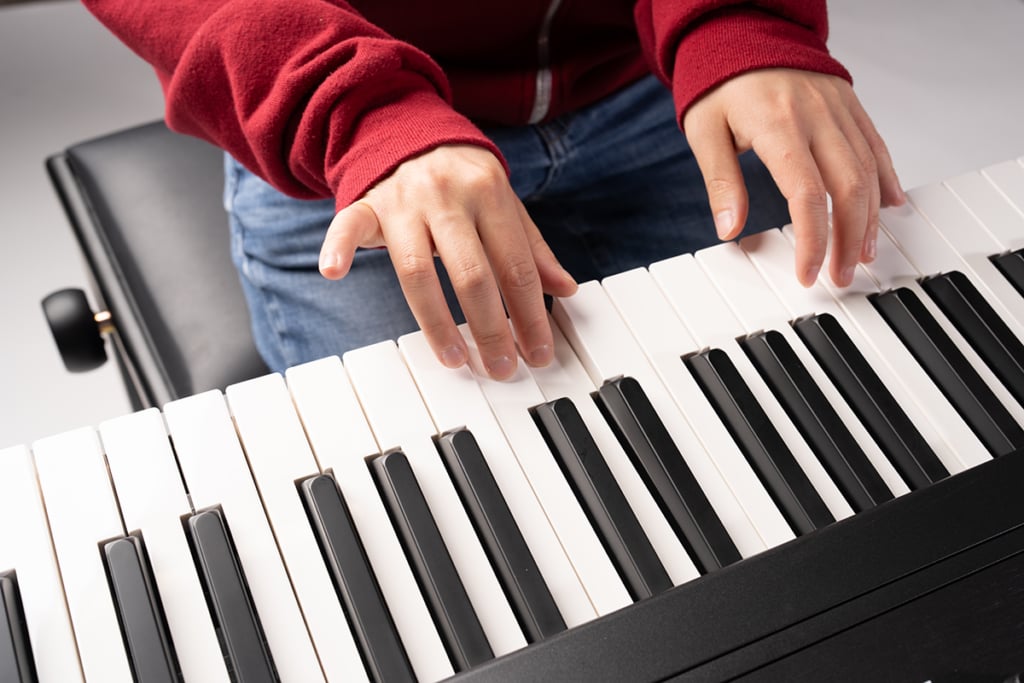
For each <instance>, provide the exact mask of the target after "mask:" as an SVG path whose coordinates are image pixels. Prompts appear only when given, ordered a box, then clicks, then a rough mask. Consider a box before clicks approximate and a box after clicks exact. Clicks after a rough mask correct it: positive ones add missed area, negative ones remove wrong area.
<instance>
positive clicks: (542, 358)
mask: <svg viewBox="0 0 1024 683" xmlns="http://www.w3.org/2000/svg"><path fill="white" fill-rule="evenodd" d="M554 355H555V354H554V352H553V351H552V349H551V345H550V344H541V345H540V346H538V347H536V348H534V349H533V350H532V351H530V353H529V354H528V356H527V360H529V361H530V365H532V366H534V367H538V368H543V367H546V366H548V365H550V363H551V360H552V358H554Z"/></svg>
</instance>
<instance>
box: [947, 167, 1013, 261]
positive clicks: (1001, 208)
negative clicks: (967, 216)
mask: <svg viewBox="0 0 1024 683" xmlns="http://www.w3.org/2000/svg"><path fill="white" fill-rule="evenodd" d="M1020 175H1021V184H1022V188H1024V170H1022V172H1021V174H1020ZM945 185H946V187H948V188H949V189H950V190H952V192H953V193H954V194H955V195H956V196H957V198H958V199H959V200H960V201H961V202H963V204H964V206H965V207H967V210H968V211H970V212H971V214H972V215H973V216H974V218H976V219H977V220H978V221H979V222H980V223H981V224H982V225H984V226H985V230H986V231H988V233H989V234H990V235H992V237H994V238H995V239H996V241H997V242H998V243H999V246H1000V247H1001V249H1002V250H1010V251H1015V250H1017V249H1020V248H1022V247H1024V213H1021V212H1020V211H1018V210H1017V209H1016V208H1014V206H1013V205H1012V204H1011V203H1010V202H1009V201H1008V200H1007V199H1006V196H1005V195H1004V194H1003V193H1001V192H1000V191H999V189H998V188H997V187H996V186H995V185H993V184H992V183H991V182H989V181H988V180H987V179H986V178H985V176H983V175H982V174H981V173H980V172H978V171H972V172H971V173H965V174H963V175H959V176H957V177H955V178H950V179H949V180H947V181H946V182H945Z"/></svg>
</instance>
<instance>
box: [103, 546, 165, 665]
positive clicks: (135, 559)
mask: <svg viewBox="0 0 1024 683" xmlns="http://www.w3.org/2000/svg"><path fill="white" fill-rule="evenodd" d="M102 550H103V564H104V566H105V567H106V570H107V580H108V581H109V583H110V592H111V594H112V595H113V597H114V607H115V608H116V610H117V618H118V621H119V622H120V623H121V634H122V635H123V636H124V641H125V644H126V646H127V647H126V649H127V651H128V661H129V662H130V663H131V666H132V674H133V675H134V678H135V680H136V681H138V682H140V683H149V682H150V681H154V682H167V683H170V682H172V681H178V680H180V679H181V677H180V675H179V673H178V672H179V669H178V662H177V659H176V658H175V656H174V650H173V649H172V648H171V638H170V635H169V634H168V632H167V623H166V621H165V619H164V615H163V610H162V609H161V608H160V601H159V598H158V597H157V592H156V586H155V584H154V582H153V576H152V571H151V569H150V567H149V562H148V560H147V558H146V554H145V552H144V551H143V548H142V541H141V539H139V538H137V537H136V536H125V537H124V538H117V539H114V540H112V541H107V542H106V543H104V544H103V546H102Z"/></svg>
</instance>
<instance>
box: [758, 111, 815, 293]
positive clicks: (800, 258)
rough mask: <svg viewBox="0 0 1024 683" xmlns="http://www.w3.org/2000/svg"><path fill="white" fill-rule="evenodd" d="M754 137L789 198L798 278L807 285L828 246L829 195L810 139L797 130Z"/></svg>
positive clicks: (762, 159) (785, 195) (763, 158)
mask: <svg viewBox="0 0 1024 683" xmlns="http://www.w3.org/2000/svg"><path fill="white" fill-rule="evenodd" d="M779 133H780V134H777V135H772V136H770V137H767V138H757V139H755V140H754V151H755V152H756V153H757V156H758V157H759V158H760V159H761V161H762V162H763V163H764V165H765V167H766V168H767V169H768V172H769V173H771V175H772V178H773V179H774V180H775V184H776V185H777V186H778V188H779V192H781V193H782V196H783V197H785V198H786V200H787V202H788V206H789V216H790V218H791V219H792V220H793V232H794V233H795V235H796V262H795V269H796V277H797V280H799V281H800V283H801V284H802V285H803V286H804V287H810V286H811V285H813V284H814V282H815V281H816V280H817V279H818V273H819V272H820V271H821V265H822V263H823V262H824V260H825V251H826V249H827V247H828V195H827V194H826V191H825V182H824V181H823V180H822V178H821V174H820V173H819V171H818V165H817V163H816V162H815V160H814V157H813V156H812V155H811V150H810V148H809V147H808V145H807V140H806V137H805V136H804V135H802V134H801V133H800V132H799V131H798V130H796V129H792V130H789V131H779Z"/></svg>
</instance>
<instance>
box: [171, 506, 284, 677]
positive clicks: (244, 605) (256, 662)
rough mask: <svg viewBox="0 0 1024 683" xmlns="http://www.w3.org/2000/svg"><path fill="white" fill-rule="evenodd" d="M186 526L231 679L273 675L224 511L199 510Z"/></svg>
mask: <svg viewBox="0 0 1024 683" xmlns="http://www.w3.org/2000/svg"><path fill="white" fill-rule="evenodd" d="M186 529H187V531H188V534H187V535H188V538H189V543H190V545H191V546H192V554H193V556H194V557H195V559H196V565H197V566H198V568H199V577H200V579H201V580H202V582H203V588H204V590H205V591H206V599H207V603H208V604H209V607H210V614H211V615H212V616H213V620H214V626H215V627H216V628H217V634H218V636H219V638H220V644H221V649H222V650H223V652H224V657H225V659H226V662H227V665H228V671H229V673H230V674H231V675H232V677H233V679H232V680H236V681H240V682H241V681H244V682H245V683H250V682H256V681H268V682H273V681H277V680H278V678H277V671H276V670H275V669H274V662H273V660H272V659H271V657H270V651H269V650H268V649H267V644H266V639H265V637H264V635H263V628H262V627H261V626H260V622H259V619H258V618H257V616H256V609H255V607H254V606H253V603H252V596H251V595H250V593H249V585H248V584H247V583H246V581H245V574H244V573H243V572H242V565H241V563H240V562H239V561H238V553H237V552H236V551H235V544H234V542H233V541H232V540H231V533H230V532H229V531H228V526H227V521H226V520H225V519H224V514H223V512H221V511H220V510H219V509H212V510H205V511H203V512H198V513H196V514H195V515H192V516H191V517H189V518H188V519H187V520H186Z"/></svg>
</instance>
